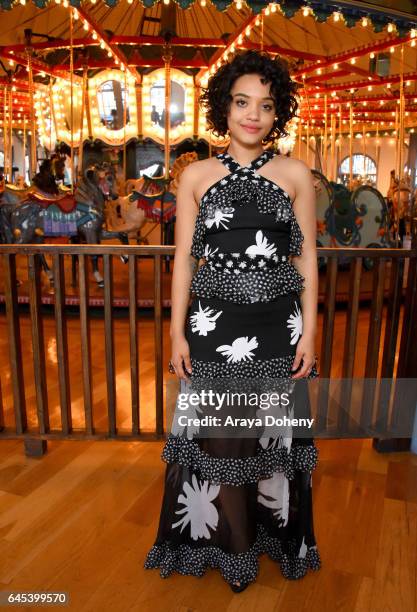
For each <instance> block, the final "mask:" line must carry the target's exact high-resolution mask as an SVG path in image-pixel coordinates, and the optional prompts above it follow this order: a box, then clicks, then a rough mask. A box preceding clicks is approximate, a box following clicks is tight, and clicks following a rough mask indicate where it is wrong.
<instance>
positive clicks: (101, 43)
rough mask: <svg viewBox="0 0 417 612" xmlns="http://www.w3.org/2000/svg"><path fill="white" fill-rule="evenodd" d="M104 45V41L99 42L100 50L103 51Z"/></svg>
mask: <svg viewBox="0 0 417 612" xmlns="http://www.w3.org/2000/svg"><path fill="white" fill-rule="evenodd" d="M105 46H106V45H105V44H104V40H101V41H100V49H104V47H105Z"/></svg>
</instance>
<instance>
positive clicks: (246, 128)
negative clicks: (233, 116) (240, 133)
mask: <svg viewBox="0 0 417 612" xmlns="http://www.w3.org/2000/svg"><path fill="white" fill-rule="evenodd" d="M242 127H243V129H244V130H246V131H247V132H249V133H250V134H255V133H256V132H259V130H260V129H261V128H259V127H251V126H249V125H242Z"/></svg>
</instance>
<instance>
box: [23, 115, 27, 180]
mask: <svg viewBox="0 0 417 612" xmlns="http://www.w3.org/2000/svg"><path fill="white" fill-rule="evenodd" d="M23 182H24V183H25V182H26V115H23Z"/></svg>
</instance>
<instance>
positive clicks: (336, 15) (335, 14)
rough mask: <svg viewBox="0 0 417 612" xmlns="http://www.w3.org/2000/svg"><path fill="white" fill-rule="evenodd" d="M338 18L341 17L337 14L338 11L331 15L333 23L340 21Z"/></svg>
mask: <svg viewBox="0 0 417 612" xmlns="http://www.w3.org/2000/svg"><path fill="white" fill-rule="evenodd" d="M340 17H341V14H340V13H339V11H336V12H334V13H333V19H334V21H340Z"/></svg>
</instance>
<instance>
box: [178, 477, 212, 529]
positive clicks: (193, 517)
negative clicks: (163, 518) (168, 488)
mask: <svg viewBox="0 0 417 612" xmlns="http://www.w3.org/2000/svg"><path fill="white" fill-rule="evenodd" d="M183 491H184V494H183V493H181V495H179V496H178V503H179V504H183V505H184V508H183V509H182V510H177V511H176V512H175V514H183V515H184V516H183V517H182V518H181V519H180V520H179V521H178V522H177V523H173V524H172V528H173V529H174V528H175V527H179V526H180V525H181V532H182V531H183V530H184V527H185V526H186V525H188V523H190V531H191V537H192V539H193V540H198V538H206V539H209V538H210V537H211V535H210V531H209V529H208V527H211V528H212V529H216V528H217V523H218V520H219V513H218V512H217V508H216V506H215V505H214V504H213V503H212V502H213V499H215V498H216V497H217V496H218V494H219V491H220V485H211V484H210V483H209V481H208V480H204V481H202V482H201V488H200V485H199V482H198V481H197V477H196V475H195V474H193V475H192V486H191V485H190V483H189V482H184V485H183Z"/></svg>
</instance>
